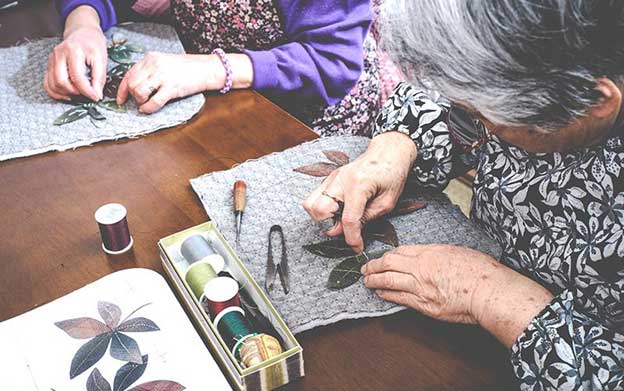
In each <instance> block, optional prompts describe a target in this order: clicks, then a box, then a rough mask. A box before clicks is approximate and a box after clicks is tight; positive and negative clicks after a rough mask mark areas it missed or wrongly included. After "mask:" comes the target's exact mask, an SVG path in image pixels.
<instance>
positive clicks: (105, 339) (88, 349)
mask: <svg viewBox="0 0 624 391" xmlns="http://www.w3.org/2000/svg"><path fill="white" fill-rule="evenodd" d="M111 335H112V333H110V332H109V333H105V334H100V335H98V336H97V337H95V338H93V339H92V340H90V341H89V342H87V343H85V344H84V345H82V346H81V347H80V349H78V351H77V352H76V354H75V355H74V358H73V359H72V362H71V368H70V370H69V378H70V379H73V378H75V377H76V376H78V375H80V374H81V373H83V372H84V371H86V370H87V369H89V368H91V367H92V366H94V365H95V364H96V363H97V362H98V361H100V359H101V358H102V356H104V353H106V349H107V348H108V344H109V342H110V340H111Z"/></svg>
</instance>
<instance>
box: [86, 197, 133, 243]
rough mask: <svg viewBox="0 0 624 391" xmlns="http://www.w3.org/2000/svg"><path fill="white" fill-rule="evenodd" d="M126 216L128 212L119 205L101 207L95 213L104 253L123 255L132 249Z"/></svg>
mask: <svg viewBox="0 0 624 391" xmlns="http://www.w3.org/2000/svg"><path fill="white" fill-rule="evenodd" d="M127 216H128V212H127V211H126V208H125V207H124V206H123V205H121V204H114V203H113V204H106V205H102V206H101V207H99V208H98V210H96V211H95V221H97V223H98V226H99V228H100V234H101V235H102V249H103V250H104V251H105V252H106V253H108V254H112V255H117V254H123V253H125V252H126V251H128V250H130V248H132V244H133V240H132V236H131V235H130V230H129V229H128V219H127Z"/></svg>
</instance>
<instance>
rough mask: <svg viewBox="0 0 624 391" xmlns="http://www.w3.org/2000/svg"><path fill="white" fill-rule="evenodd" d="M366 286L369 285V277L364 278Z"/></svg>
mask: <svg viewBox="0 0 624 391" xmlns="http://www.w3.org/2000/svg"><path fill="white" fill-rule="evenodd" d="M364 285H368V276H366V277H364Z"/></svg>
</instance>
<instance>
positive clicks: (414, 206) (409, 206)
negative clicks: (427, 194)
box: [388, 200, 427, 217]
mask: <svg viewBox="0 0 624 391" xmlns="http://www.w3.org/2000/svg"><path fill="white" fill-rule="evenodd" d="M425 207H427V203H426V202H423V201H416V200H406V201H401V202H399V203H398V204H397V206H396V207H395V208H394V209H393V210H392V211H391V212H390V213H388V216H390V217H391V216H402V215H407V214H410V213H413V212H416V211H417V210H420V209H423V208H425Z"/></svg>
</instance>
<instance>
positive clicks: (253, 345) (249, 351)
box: [240, 334, 282, 368]
mask: <svg viewBox="0 0 624 391" xmlns="http://www.w3.org/2000/svg"><path fill="white" fill-rule="evenodd" d="M280 354H282V346H281V345H280V343H279V341H278V340H277V339H276V338H274V337H272V336H270V335H268V334H259V335H255V336H253V337H249V338H247V339H246V340H245V342H243V344H242V345H241V348H240V361H241V363H242V364H243V366H244V367H245V368H250V367H253V366H254V365H258V364H260V363H263V362H265V361H266V360H268V359H270V358H271V357H275V356H278V355H280Z"/></svg>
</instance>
